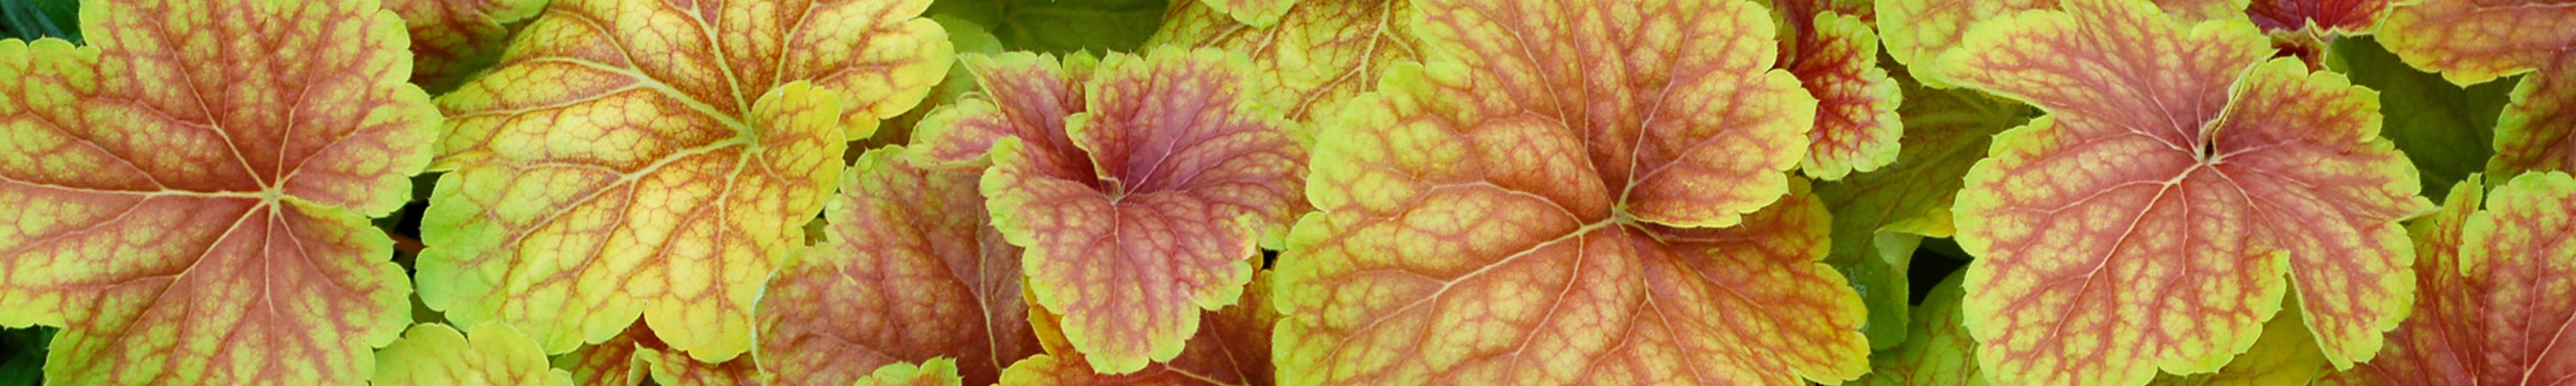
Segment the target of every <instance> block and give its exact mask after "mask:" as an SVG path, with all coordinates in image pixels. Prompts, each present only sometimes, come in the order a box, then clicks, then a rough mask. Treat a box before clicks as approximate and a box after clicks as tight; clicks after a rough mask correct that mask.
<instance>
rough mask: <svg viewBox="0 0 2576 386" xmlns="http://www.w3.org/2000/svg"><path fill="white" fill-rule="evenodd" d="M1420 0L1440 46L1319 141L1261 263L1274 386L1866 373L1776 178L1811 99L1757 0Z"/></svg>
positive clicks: (1427, 27)
mask: <svg viewBox="0 0 2576 386" xmlns="http://www.w3.org/2000/svg"><path fill="white" fill-rule="evenodd" d="M1416 6H1418V7H1421V8H1422V9H1441V10H1449V11H1448V12H1437V13H1432V12H1426V13H1423V14H1421V16H1417V17H1416V20H1414V21H1413V22H1412V25H1413V26H1414V27H1415V29H1414V32H1415V33H1416V34H1417V35H1418V36H1420V38H1421V39H1422V41H1423V46H1424V47H1425V48H1426V50H1425V51H1426V52H1427V53H1428V54H1429V55H1430V56H1431V61H1432V62H1431V63H1430V64H1427V65H1410V64H1408V65H1399V66H1397V67H1395V68H1394V69H1393V70H1392V73H1390V74H1388V75H1386V77H1385V78H1384V79H1382V81H1381V84H1380V85H1379V86H1378V91H1377V92H1375V93H1372V94H1365V95H1363V96H1361V97H1359V98H1357V99H1353V100H1352V101H1351V102H1349V103H1348V104H1347V105H1346V106H1345V108H1344V110H1343V112H1342V117H1341V119H1340V120H1339V121H1338V122H1335V123H1332V124H1328V125H1326V129H1325V131H1324V132H1323V133H1321V134H1319V135H1318V138H1319V139H1320V140H1322V141H1323V142H1322V143H1321V144H1320V145H1319V146H1318V150H1317V154H1316V157H1315V159H1316V162H1317V164H1316V165H1315V169H1314V171H1315V172H1314V174H1313V175H1312V176H1310V177H1309V178H1310V189H1309V198H1310V199H1311V200H1312V201H1313V202H1314V203H1315V204H1316V206H1317V208H1318V209H1319V210H1321V212H1320V213H1317V214H1314V215H1310V216H1308V217H1306V218H1305V219H1303V220H1301V221H1300V222H1299V224H1298V226H1297V227H1296V230H1295V231H1294V232H1293V233H1292V234H1291V235H1290V237H1289V243H1288V252H1287V253H1285V254H1283V255H1282V257H1281V258H1280V260H1279V263H1278V264H1279V266H1280V267H1281V268H1280V269H1281V277H1280V280H1281V282H1282V283H1281V284H1280V292H1279V293H1278V294H1277V295H1275V299H1274V300H1275V301H1278V302H1280V303H1281V306H1280V309H1281V310H1282V311H1283V313H1284V314H1286V315H1288V316H1287V317H1288V319H1287V320H1285V321H1282V322H1281V326H1280V327H1279V332H1278V334H1277V336H1276V337H1277V339H1278V341H1276V342H1274V343H1275V344H1277V345H1278V347H1279V348H1278V349H1277V350H1276V351H1277V353H1278V354H1277V356H1278V361H1279V363H1280V366H1281V367H1280V369H1279V370H1280V372H1281V381H1282V383H1284V384H1289V385H1311V384H1355V383H1356V384H1418V383H1427V382H1456V383H1464V384H1501V383H1515V384H1569V383H1573V384H1580V383H1597V382H1613V383H1656V382H1670V383H1702V384H1710V383H1714V384H1755V383H1758V384H1795V383H1798V382H1802V381H1801V379H1805V380H1816V381H1824V382H1838V381H1841V380H1848V379H1851V378H1853V377H1856V376H1858V375H1859V374H1860V373H1861V372H1862V371H1865V370H1866V368H1865V365H1866V364H1865V362H1864V360H1863V356H1864V355H1865V353H1866V350H1867V345H1866V343H1865V342H1864V341H1863V337H1862V336H1861V335H1860V334H1859V332H1858V328H1859V326H1860V323H1861V322H1862V319H1863V313H1864V311H1863V309H1862V308H1861V304H1860V300H1859V299H1858V298H1856V297H1854V296H1853V295H1852V294H1851V292H1849V290H1848V289H1846V288H1847V287H1845V286H1844V283H1843V279H1842V276H1841V275H1838V274H1836V273H1834V270H1833V269H1831V268H1829V267H1826V266H1824V265H1822V264H1818V263H1816V261H1817V260H1818V259H1821V258H1822V257H1823V256H1824V254H1825V253H1826V251H1827V250H1828V245H1827V240H1826V239H1827V238H1828V236H1829V235H1828V230H1827V219H1826V214H1825V212H1824V209H1823V207H1822V205H1821V204H1820V203H1819V202H1818V201H1817V200H1816V198H1815V197H1814V196H1812V195H1809V194H1807V193H1806V191H1805V186H1806V185H1805V183H1803V182H1796V183H1793V182H1792V181H1791V180H1789V179H1788V178H1786V177H1785V176H1784V175H1783V174H1782V172H1784V171H1787V170H1789V169H1791V168H1794V167H1795V166H1796V165H1797V162H1798V160H1799V159H1800V158H1801V157H1802V156H1803V153H1804V150H1805V149H1806V146H1807V142H1808V141H1807V138H1806V135H1805V132H1806V131H1807V130H1808V129H1809V128H1810V127H1812V126H1813V125H1814V123H1815V122H1814V119H1815V118H1814V117H1815V115H1816V114H1815V108H1816V107H1815V102H1814V99H1813V98H1812V97H1810V96H1808V95H1807V92H1806V90H1804V89H1802V88H1800V87H1799V84H1798V81H1797V78H1796V77H1794V76H1793V75H1791V74H1790V73H1789V72H1788V71H1785V70H1777V69H1774V67H1773V65H1774V62H1773V61H1774V59H1776V58H1778V57H1779V55H1778V52H1777V51H1776V50H1777V47H1778V46H1779V43H1778V42H1777V41H1776V40H1773V36H1774V34H1775V29H1774V27H1773V25H1772V24H1771V23H1770V22H1769V19H1770V16H1769V14H1768V12H1767V11H1765V10H1763V9H1762V8H1761V7H1760V6H1758V5H1755V4H1752V3H1749V2H1744V1H1735V0H1718V1H1699V0H1681V1H1646V2H1614V1H1540V2H1522V1H1477V0H1467V1H1425V2H1417V3H1416ZM1614 16H1615V17H1622V18H1624V17H1634V18H1637V19H1634V20H1625V19H1622V20H1620V21H1615V22H1614V21H1612V20H1613V18H1614ZM1784 194H1786V197H1785V198H1784V197H1783V195H1784ZM1765 206H1768V207H1769V209H1763V210H1762V211H1760V212H1755V210H1756V209H1762V208H1764V207H1765ZM1748 212H1751V214H1749V215H1748ZM1717 227H1725V228H1724V229H1718V228H1717Z"/></svg>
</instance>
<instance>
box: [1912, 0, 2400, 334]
mask: <svg viewBox="0 0 2576 386" xmlns="http://www.w3.org/2000/svg"><path fill="white" fill-rule="evenodd" d="M2066 5H2067V7H2066V8H2067V11H2066V12H2057V11H2038V12H2025V13H2021V14H2018V15H2016V16H2013V17H2009V18H2005V19H1997V20H1995V21H1991V22H1988V23H1986V24H1982V25H1980V26H1978V28H1977V29H1976V31H1975V32H1972V33H1971V34H1970V35H1969V38H1968V40H1967V44H1965V45H1963V46H1962V48H1961V49H1959V50H1955V51H1951V52H1950V53H1949V54H1946V55H1945V56H1943V57H1942V68H1943V69H1944V70H1945V71H1947V72H1948V73H1949V76H1950V78H1951V79H1953V80H1956V81H1959V82H1960V83H1961V84H1963V85H1968V86H1974V87H1981V88H1984V89H1986V90H1989V91H1994V92H1996V93H1998V94H2002V95H2007V96H2010V97H2012V98H2015V99H2020V100H2024V101H2028V102H2030V103H2031V104H2033V105H2037V106H2039V107H2040V109H2042V110H2045V111H2048V112H2049V115H2048V116H2045V117H2041V118H2039V119H2036V120H2033V121H2032V122H2031V123H2030V125H2028V126H2023V127H2020V128H2015V129H2012V130H2007V131H2005V132H2004V133H2003V134H2001V135H1998V136H1997V137H1996V139H1995V140H1994V141H1995V142H1994V144H1993V147H1992V148H1991V149H1990V150H1989V153H1990V154H1991V156H1990V157H1989V158H1987V159H1986V160H1984V161H1979V162H1978V163H1977V165H1976V166H1975V167H1974V168H1971V169H1970V170H1969V172H1968V176H1967V180H1966V184H1967V185H1966V188H1965V189H1964V190H1962V191H1961V192H1960V194H1959V198H1958V203H1957V205H1956V206H1954V208H1953V212H1955V213H1956V214H1957V216H1958V219H1959V222H1958V231H1959V234H1958V240H1959V244H1960V246H1961V247H1963V248H1965V249H1966V250H1967V251H1968V252H1969V253H1971V254H1974V255H1976V256H1978V258H1979V260H1977V264H1974V265H1970V266H1969V267H1968V276H1967V279H1966V283H1967V284H1966V286H1967V288H1968V291H1967V302H1966V312H1967V314H1966V320H1965V324H1966V325H1967V327H1968V329H1969V331H1971V332H1973V333H1975V334H1974V335H1976V337H1977V341H1978V342H1979V343H1981V344H1982V346H1981V349H1980V351H1979V355H1978V358H1979V362H1980V364H1981V365H1983V367H1985V368H1987V369H1990V370H1994V371H1993V373H1992V374H1994V375H1995V376H1996V378H1995V381H1996V382H1997V383H2001V384H2108V385H2136V384H2141V383H2144V382H2146V381H2147V380H2148V378H2149V376H2151V375H2154V374H2155V373H2156V372H2157V370H2158V369H2162V370H2163V371H2165V372H2169V373H2177V374H2182V373H2195V372H2206V371H2211V370H2216V369H2218V368H2219V367H2220V365H2223V364H2226V363H2227V361H2228V360H2229V357H2230V356H2231V354H2234V353H2235V351H2236V350H2238V349H2240V348H2242V347H2246V345H2249V344H2251V343H2252V342H2253V341H2254V340H2255V339H2256V337H2257V335H2259V334H2258V332H2259V329H2260V327H2259V326H2261V325H2262V324H2263V321H2264V320H2266V319H2269V318H2271V317H2272V315H2273V314H2274V313H2275V312H2273V310H2274V309H2275V308H2276V307H2279V306H2280V304H2281V302H2282V300H2281V299H2282V297H2283V296H2284V291H2283V285H2285V284H2294V285H2295V286H2296V288H2297V292H2298V294H2299V297H2300V298H2301V299H2303V301H2302V302H2300V304H2299V306H2300V307H2301V308H2302V310H2301V311H2302V312H2303V315H2306V317H2307V320H2306V324H2307V325H2308V327H2309V328H2310V329H2311V330H2313V331H2316V333H2317V335H2318V338H2317V341H2318V343H2319V345H2321V346H2322V347H2323V349H2324V351H2325V355H2326V357H2327V358H2329V359H2331V360H2333V361H2334V363H2335V364H2336V365H2337V366H2346V367H2348V366H2350V365H2351V363H2353V362H2360V361H2365V360H2369V359H2370V358H2371V356H2372V354H2374V353H2376V352H2377V351H2378V349H2379V346H2380V344H2381V337H2380V335H2381V333H2382V332H2384V331H2387V330H2388V329H2390V328H2394V327H2396V324H2397V321H2398V320H2400V319H2403V318H2404V316H2405V315H2406V310H2407V306H2408V305H2409V304H2410V302H2411V301H2412V300H2413V298H2412V296H2411V294H2412V291H2413V281H2412V280H2409V278H2408V277H2407V276H2406V272H2407V271H2406V269H2407V265H2408V263H2409V262H2410V261H2411V260H2412V258H2411V256H2412V255H2413V252H2414V251H2413V250H2411V249H2409V248H2407V247H2406V246H2407V240H2406V239H2405V235H2404V233H2403V231H2402V230H2401V229H2399V228H2398V227H2397V226H2396V224H2395V221H2397V220H2401V219H2405V218H2408V217H2411V216H2415V215H2416V214H2418V213H2421V212H2423V211H2424V210H2426V209H2428V208H2430V207H2431V206H2432V204H2431V203H2430V202H2428V201H2426V200H2425V199H2424V198H2422V197H2420V196H2417V195H2416V191H2417V189H2420V187H2419V186H2418V185H2417V183H2416V180H2415V171H2414V168H2413V167H2412V166H2411V165H2409V164H2408V163H2407V161H2406V158H2405V156H2404V155H2403V154H2400V153H2398V152H2397V151H2395V150H2394V149H2391V148H2390V145H2389V144H2388V143H2387V142H2386V141H2385V140H2383V139H2379V138H2378V137H2377V136H2378V133H2377V131H2378V129H2379V118H2380V117H2379V113H2378V110H2379V108H2378V107H2379V105H2378V98H2377V95H2376V93H2375V92H2372V91H2370V90H2369V89H2365V88H2360V87H2354V86H2352V85H2351V83H2350V82H2348V81H2346V80H2345V78H2344V77H2343V76H2342V75H2340V74H2334V73H2316V74H2310V73H2308V71H2307V67H2306V66H2305V65H2304V64H2302V63H2299V62H2297V61H2295V60H2288V59H2282V60H2273V61H2270V62H2262V61H2263V59H2264V58H2265V57H2267V56H2269V53H2270V52H2271V50H2270V49H2269V48H2268V47H2267V44H2266V41H2265V39H2264V38H2263V35H2262V34H2261V33H2259V32H2257V30H2256V29H2255V27H2254V26H2253V25H2252V24H2251V23H2250V22H2246V21H2244V20H2243V19H2222V20H2218V21H2210V22H2203V23H2199V24H2194V25H2182V24H2178V23H2175V22H2173V21H2171V19H2168V18H2167V17H2165V16H2164V15H2163V14H2160V13H2159V12H2157V10H2156V9H2155V8H2154V7H2152V6H2149V5H2146V4H2143V3H2130V2H2124V1H2116V0H2070V1H2068V2H2067V4H2066ZM2176 55H2182V56H2179V57H2177V56H2176ZM2258 63H2259V64H2258ZM2284 274H2287V275H2291V277H2293V278H2294V279H2293V280H2289V283H2284V279H2283V275H2284Z"/></svg>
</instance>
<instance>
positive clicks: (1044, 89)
mask: <svg viewBox="0 0 2576 386" xmlns="http://www.w3.org/2000/svg"><path fill="white" fill-rule="evenodd" d="M966 61H967V65H968V66H971V67H974V68H975V71H976V74H977V76H978V77H979V78H980V79H981V80H980V83H982V84H983V85H984V87H985V90H986V91H987V93H988V94H987V96H986V97H985V98H990V99H989V100H981V101H961V102H959V103H958V104H956V105H952V106H950V107H951V108H952V109H953V110H950V111H945V112H934V113H932V114H931V117H930V118H928V119H925V122H926V123H925V124H924V127H922V128H921V129H920V130H921V131H920V132H919V133H917V134H918V137H916V146H915V149H918V150H916V153H915V157H916V158H919V159H923V160H929V161H930V162H931V163H933V164H941V163H958V162H971V161H973V160H976V159H978V158H977V157H982V154H984V153H986V152H987V151H989V153H990V160H991V163H992V168H991V169H990V170H989V171H987V172H985V174H984V176H983V181H982V187H981V191H982V192H983V194H984V196H985V197H987V198H989V199H990V201H988V202H987V203H986V205H987V207H988V208H990V211H991V213H992V217H993V218H992V223H993V226H994V227H995V228H997V229H999V230H1001V233H1002V235H1003V236H1004V238H1005V239H1006V240H1008V241H1010V244H1012V245H1018V246H1021V247H1025V248H1027V251H1026V256H1025V259H1026V260H1024V262H1023V264H1025V271H1026V272H1027V276H1028V286H1029V288H1030V292H1031V293H1032V294H1033V295H1034V296H1035V298H1036V300H1037V303H1039V304H1041V305H1043V306H1045V307H1046V308H1047V309H1050V310H1056V311H1058V312H1060V313H1062V315H1063V317H1064V318H1063V330H1064V332H1065V334H1064V337H1065V338H1066V339H1067V340H1068V341H1069V342H1070V343H1071V344H1072V345H1073V346H1074V348H1076V349H1079V350H1080V351H1081V353H1082V354H1084V356H1085V358H1087V359H1088V360H1089V362H1090V363H1091V367H1092V368H1093V369H1094V370H1096V371H1099V372H1102V373H1108V374H1123V373H1128V372H1133V371H1137V370H1138V369H1142V368H1144V367H1145V365H1146V364H1147V363H1149V362H1161V361H1168V360H1171V359H1172V358H1173V357H1175V356H1177V355H1179V354H1180V353H1181V350H1182V344H1183V341H1184V340H1186V339H1188V338H1189V337H1190V336H1191V335H1192V332H1193V331H1195V330H1196V328H1197V326H1198V314H1199V312H1200V310H1207V309H1216V308H1220V307H1224V306H1225V305H1227V304H1233V303H1234V302H1235V299H1236V297H1237V296H1238V295H1239V293H1240V292H1241V289H1242V285H1243V283H1244V281H1246V280H1251V276H1252V268H1253V265H1254V263H1256V262H1258V260H1254V259H1258V258H1260V256H1259V254H1258V253H1256V252H1257V249H1256V246H1257V244H1256V242H1259V244H1266V245H1275V244H1276V243H1277V241H1276V240H1277V238H1278V235H1279V234H1280V233H1282V232H1284V230H1285V229H1286V226H1287V222H1288V219H1289V218H1291V216H1294V215H1295V214H1296V213H1297V212H1299V211H1301V210H1302V207H1303V206H1302V205H1300V204H1301V203H1302V201H1303V199H1301V198H1300V196H1299V193H1300V188H1299V183H1298V182H1299V181H1297V180H1296V176H1299V175H1304V174H1305V159H1306V147H1307V146H1308V145H1307V142H1308V140H1307V139H1306V138H1305V135H1304V134H1303V133H1302V132H1301V131H1300V130H1298V129H1297V128H1296V127H1295V126H1294V124H1293V123H1291V122H1288V121H1286V120H1284V119H1281V118H1280V117H1279V115H1278V113H1276V112H1273V111H1269V110H1267V109H1265V108H1263V107H1262V106H1260V105H1258V104H1257V102H1256V100H1255V99H1256V98H1257V97H1258V96H1257V95H1256V94H1253V92H1254V91H1255V90H1259V89H1261V86H1260V85H1259V82H1258V81H1257V80H1256V79H1253V78H1251V77H1250V76H1251V74H1250V72H1251V71H1252V68H1251V64H1250V63H1248V62H1249V60H1247V59H1246V58H1245V57H1244V56H1243V55H1229V54H1227V53H1224V52H1220V51H1215V50H1198V51H1182V50H1181V49H1179V48H1175V47H1170V46H1165V47H1162V48H1157V49H1155V50H1154V51H1153V52H1151V53H1149V54H1146V55H1145V56H1133V55H1126V54H1112V55H1110V56H1109V57H1108V58H1107V59H1105V60H1102V61H1100V62H1099V63H1098V64H1097V65H1096V66H1097V68H1096V69H1094V68H1093V67H1094V65H1093V64H1091V61H1090V60H1088V59H1087V58H1085V57H1080V56H1077V57H1074V58H1069V59H1067V60H1066V61H1065V64H1061V65H1060V64H1058V63H1057V62H1056V61H1055V60H1054V59H1052V58H1048V57H1043V56H1038V55H1032V54H1026V53H1015V54H1005V55H1002V56H1000V57H998V58H995V57H981V56H969V57H968V59H967V60H966ZM1068 68H1070V69H1072V71H1067V69H1068ZM1076 90H1079V91H1076Z"/></svg>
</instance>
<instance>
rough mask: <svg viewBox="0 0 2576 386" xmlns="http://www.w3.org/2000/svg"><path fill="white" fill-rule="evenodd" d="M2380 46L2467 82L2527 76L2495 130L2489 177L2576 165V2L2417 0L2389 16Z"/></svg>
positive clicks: (2566, 167)
mask: <svg viewBox="0 0 2576 386" xmlns="http://www.w3.org/2000/svg"><path fill="white" fill-rule="evenodd" d="M2387 19H2388V20H2387V22H2386V25H2385V26H2384V27H2383V29H2384V30H2385V32H2383V33H2382V37H2381V43H2384V44H2387V45H2388V51H2389V52H2394V53H2396V54H2397V56H2398V57H2400V58H2404V59H2405V60H2406V63H2407V64H2412V65H2414V66H2415V67H2416V68H2422V69H2425V70H2427V71H2433V72H2439V73H2441V74H2442V77H2443V78H2446V79H2450V80H2451V82H2453V83H2458V84H2461V85H2470V84H2477V83H2484V82H2487V81H2489V80H2493V79H2495V78H2498V77H2502V76H2506V75H2513V74H2518V73H2524V72H2532V71H2535V70H2537V72H2536V73H2533V74H2532V75H2530V76H2528V77H2525V79H2523V81H2522V84H2521V85H2519V86H2515V87H2514V89H2513V94H2512V103H2511V104H2509V105H2507V106H2506V107H2505V109H2504V115H2503V117H2502V118H2499V119H2498V120H2497V123H2496V127H2495V158H2494V159H2492V160H2490V161H2488V163H2487V169H2486V171H2487V174H2488V175H2489V177H2492V178H2495V179H2497V180H2499V181H2502V180H2508V179H2511V178H2513V177H2514V176H2515V175H2518V174H2521V173H2523V172H2527V171H2567V170H2570V167H2576V135H2571V134H2569V133H2570V132H2571V131H2576V130H2571V129H2570V128H2576V86H2571V85H2570V83H2576V3H2566V2H2550V1H2502V2H2484V1H2469V0H2421V1H2414V2H2409V3H2404V4H2399V5H2397V6H2395V7H2394V8H2392V9H2390V10H2389V11H2388V17H2387Z"/></svg>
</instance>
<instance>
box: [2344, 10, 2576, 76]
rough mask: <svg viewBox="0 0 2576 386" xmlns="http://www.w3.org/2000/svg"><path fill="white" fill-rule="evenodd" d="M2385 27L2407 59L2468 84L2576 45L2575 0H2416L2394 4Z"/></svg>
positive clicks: (2391, 46) (2392, 46)
mask: <svg viewBox="0 0 2576 386" xmlns="http://www.w3.org/2000/svg"><path fill="white" fill-rule="evenodd" d="M2500 26H2510V28H2498V27H2500ZM2380 30H2381V31H2382V32H2381V33H2380V34H2379V42H2380V44H2386V45H2388V52H2393V53H2396V54H2397V57H2399V58H2404V59H2406V64H2410V65H2414V66H2415V68H2421V69H2424V70H2425V71H2430V72H2438V73H2441V74H2442V78H2444V79H2450V80H2451V82H2452V83H2458V84H2460V85H2463V86H2465V85H2471V84H2478V83H2486V82H2487V81H2489V80H2494V79H2495V78H2498V77H2502V76H2505V75H2513V74H2518V73H2523V72H2527V71H2531V70H2532V69H2534V68H2538V67H2541V66H2543V65H2547V64H2548V63H2550V62H2552V61H2557V60H2558V57H2561V56H2565V55H2561V54H2560V51H2563V50H2566V49H2568V48H2570V47H2576V3H2557V2H2547V1H2492V2H2491V1H2466V0H2412V1H2408V2H2405V3H2401V4H2397V5H2396V6H2393V7H2391V8H2390V9H2389V10H2388V16H2387V20H2386V21H2384V22H2382V24H2381V25H2380Z"/></svg>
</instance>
